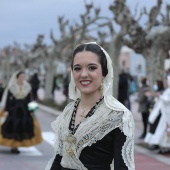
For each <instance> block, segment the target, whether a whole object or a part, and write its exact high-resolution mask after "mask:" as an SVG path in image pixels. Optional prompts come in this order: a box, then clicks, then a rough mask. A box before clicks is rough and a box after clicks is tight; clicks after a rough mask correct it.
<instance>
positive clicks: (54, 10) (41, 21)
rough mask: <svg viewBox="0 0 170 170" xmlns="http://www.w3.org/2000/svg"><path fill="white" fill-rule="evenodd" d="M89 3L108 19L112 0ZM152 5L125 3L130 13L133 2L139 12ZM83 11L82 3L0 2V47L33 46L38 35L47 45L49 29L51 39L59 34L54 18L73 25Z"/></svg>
mask: <svg viewBox="0 0 170 170" xmlns="http://www.w3.org/2000/svg"><path fill="white" fill-rule="evenodd" d="M91 1H92V0H86V2H91ZM164 1H165V2H168V1H169V0H164ZM93 2H94V4H95V6H97V7H100V8H101V9H102V13H104V14H105V15H110V16H111V13H110V11H109V10H108V6H109V4H111V3H112V2H113V0H93ZM156 2H157V0H127V4H128V5H129V7H130V8H131V9H132V12H133V9H134V7H135V5H136V4H137V3H138V6H139V9H140V8H141V7H142V6H147V7H148V8H150V7H151V6H153V5H154V4H156ZM84 10H85V8H84V0H0V48H3V47H4V46H7V45H12V44H13V42H14V41H16V42H18V43H21V44H23V43H28V44H31V43H34V42H35V41H36V38H37V35H38V34H44V35H45V43H50V42H51V41H50V38H49V33H50V30H51V29H53V31H54V34H55V36H58V34H59V33H58V25H57V17H58V16H62V15H64V16H65V18H68V19H70V21H73V22H74V21H76V20H78V19H79V15H80V14H81V13H83V12H84Z"/></svg>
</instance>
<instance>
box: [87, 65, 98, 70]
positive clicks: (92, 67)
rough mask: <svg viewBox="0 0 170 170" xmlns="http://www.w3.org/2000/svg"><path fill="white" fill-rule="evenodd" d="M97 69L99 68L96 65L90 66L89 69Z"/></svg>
mask: <svg viewBox="0 0 170 170" xmlns="http://www.w3.org/2000/svg"><path fill="white" fill-rule="evenodd" d="M95 69H97V68H96V67H95V66H91V67H89V70H95Z"/></svg>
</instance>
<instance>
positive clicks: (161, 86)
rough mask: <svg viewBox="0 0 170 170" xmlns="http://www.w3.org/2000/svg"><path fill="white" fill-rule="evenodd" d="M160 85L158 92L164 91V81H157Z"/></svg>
mask: <svg viewBox="0 0 170 170" xmlns="http://www.w3.org/2000/svg"><path fill="white" fill-rule="evenodd" d="M156 82H157V85H158V91H161V90H164V84H163V81H162V80H156Z"/></svg>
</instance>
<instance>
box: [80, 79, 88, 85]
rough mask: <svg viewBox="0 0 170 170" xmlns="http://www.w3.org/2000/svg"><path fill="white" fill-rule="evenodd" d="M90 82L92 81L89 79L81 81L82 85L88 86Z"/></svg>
mask: <svg viewBox="0 0 170 170" xmlns="http://www.w3.org/2000/svg"><path fill="white" fill-rule="evenodd" d="M90 83H91V81H89V80H82V81H80V84H81V85H82V86H88V85H89V84H90Z"/></svg>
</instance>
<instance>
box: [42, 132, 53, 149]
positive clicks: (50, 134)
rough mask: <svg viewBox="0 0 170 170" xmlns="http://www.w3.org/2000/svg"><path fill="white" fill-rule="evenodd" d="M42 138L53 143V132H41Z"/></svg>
mask: <svg viewBox="0 0 170 170" xmlns="http://www.w3.org/2000/svg"><path fill="white" fill-rule="evenodd" d="M42 136H43V139H44V140H45V141H46V142H47V143H49V144H50V145H52V146H53V144H54V132H42Z"/></svg>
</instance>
